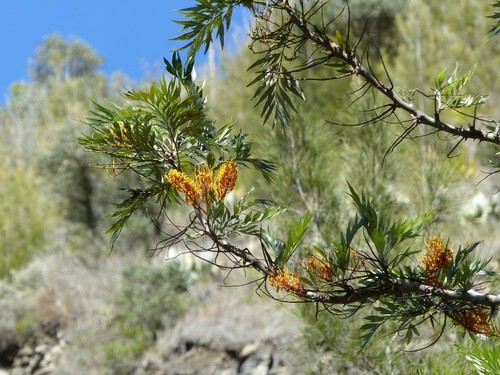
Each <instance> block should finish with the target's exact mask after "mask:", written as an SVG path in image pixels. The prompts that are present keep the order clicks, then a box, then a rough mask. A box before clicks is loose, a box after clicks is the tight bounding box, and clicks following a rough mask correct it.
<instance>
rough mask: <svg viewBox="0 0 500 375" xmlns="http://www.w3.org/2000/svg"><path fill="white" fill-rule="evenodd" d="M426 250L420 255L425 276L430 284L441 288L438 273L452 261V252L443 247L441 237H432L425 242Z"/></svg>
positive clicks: (441, 284)
mask: <svg viewBox="0 0 500 375" xmlns="http://www.w3.org/2000/svg"><path fill="white" fill-rule="evenodd" d="M426 245H427V250H426V251H425V253H424V254H423V255H422V258H421V261H422V263H423V265H424V268H425V274H426V277H427V280H428V281H429V283H430V284H432V285H434V286H437V287H440V288H441V287H443V283H442V282H441V281H440V280H439V279H438V277H439V271H440V270H442V269H444V268H446V267H448V266H449V265H450V264H451V262H452V261H453V250H451V249H449V248H447V247H446V246H444V245H443V239H442V238H441V237H437V236H433V237H431V238H430V239H429V240H428V241H427V242H426Z"/></svg>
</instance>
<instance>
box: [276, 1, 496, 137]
mask: <svg viewBox="0 0 500 375" xmlns="http://www.w3.org/2000/svg"><path fill="white" fill-rule="evenodd" d="M279 7H281V8H282V9H284V10H285V11H286V12H287V13H288V15H289V16H290V18H291V20H292V22H293V23H294V24H295V25H296V26H297V27H298V28H299V30H300V31H301V32H302V33H303V34H304V36H306V37H307V38H308V39H309V40H310V41H311V42H313V43H315V44H317V45H318V46H321V47H322V48H323V49H324V50H325V51H327V52H328V53H329V54H330V56H332V57H334V58H337V59H340V60H342V61H344V62H345V63H347V64H348V65H349V66H351V68H352V69H353V72H354V74H356V75H358V76H360V77H362V78H363V79H364V80H365V81H366V82H368V83H369V84H370V85H371V86H372V87H373V88H375V89H376V90H377V91H379V92H380V93H382V94H383V95H384V96H385V97H386V98H388V99H389V100H390V101H391V102H392V105H393V107H394V108H400V109H402V110H403V111H405V112H407V113H408V114H410V115H411V116H412V117H413V118H414V120H415V122H416V123H420V124H423V125H427V126H430V127H432V128H434V129H437V130H439V131H443V132H446V133H449V134H452V135H454V136H457V137H460V138H463V139H472V140H478V141H480V142H488V143H493V144H496V145H500V132H499V131H498V129H495V130H494V131H484V130H479V129H476V128H475V127H474V126H469V127H466V128H465V127H456V126H454V125H452V124H448V123H446V122H443V121H441V120H440V119H439V118H438V117H432V116H429V115H428V114H426V113H425V112H423V111H422V110H420V109H418V108H416V107H415V105H414V104H412V103H408V102H406V101H405V100H404V99H403V98H401V97H400V96H399V95H397V94H396V93H394V91H393V89H392V88H391V87H389V86H387V85H385V84H383V83H382V82H380V81H379V80H378V79H377V77H375V76H374V75H373V74H372V73H371V72H370V70H369V69H367V68H365V67H364V66H363V65H362V64H361V63H360V62H359V60H358V59H357V58H356V56H355V55H354V53H352V52H351V51H346V50H344V49H342V48H341V46H339V45H338V44H336V43H334V42H332V41H331V40H330V39H329V38H327V37H323V36H321V35H320V34H318V33H317V32H315V31H312V30H311V29H310V28H309V27H308V25H307V23H306V22H305V21H304V20H302V19H300V18H299V16H298V15H297V14H296V13H295V11H294V9H293V8H292V7H290V5H288V4H287V3H280V4H279Z"/></svg>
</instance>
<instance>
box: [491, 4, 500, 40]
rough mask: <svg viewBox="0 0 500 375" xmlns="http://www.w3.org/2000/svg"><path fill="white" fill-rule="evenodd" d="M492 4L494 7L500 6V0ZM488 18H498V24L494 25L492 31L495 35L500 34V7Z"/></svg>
mask: <svg viewBox="0 0 500 375" xmlns="http://www.w3.org/2000/svg"><path fill="white" fill-rule="evenodd" d="M491 6H492V7H493V8H500V1H497V2H495V3H493V4H491ZM488 18H491V19H493V20H497V22H496V24H495V25H493V27H492V28H491V29H490V33H493V34H495V35H498V34H500V11H499V10H498V9H495V13H493V14H492V15H491V16H488Z"/></svg>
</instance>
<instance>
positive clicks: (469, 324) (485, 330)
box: [455, 308, 492, 335]
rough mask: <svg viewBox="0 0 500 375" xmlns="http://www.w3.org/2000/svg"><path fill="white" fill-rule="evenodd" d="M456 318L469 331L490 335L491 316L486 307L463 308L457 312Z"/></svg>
mask: <svg viewBox="0 0 500 375" xmlns="http://www.w3.org/2000/svg"><path fill="white" fill-rule="evenodd" d="M455 319H456V320H457V321H458V322H459V323H460V324H461V325H462V326H463V327H464V328H465V329H466V330H467V331H469V332H474V333H482V334H484V335H488V334H490V333H491V332H492V329H491V326H490V323H489V322H488V320H489V316H488V312H487V311H486V310H485V309H480V308H475V309H472V310H462V311H459V312H458V313H457V314H455Z"/></svg>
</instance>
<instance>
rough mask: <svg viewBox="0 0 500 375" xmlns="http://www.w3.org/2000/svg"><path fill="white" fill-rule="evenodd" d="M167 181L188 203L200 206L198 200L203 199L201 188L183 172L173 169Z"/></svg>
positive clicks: (169, 172)
mask: <svg viewBox="0 0 500 375" xmlns="http://www.w3.org/2000/svg"><path fill="white" fill-rule="evenodd" d="M167 181H168V182H170V184H172V186H173V187H174V188H175V189H176V190H177V191H179V192H181V193H182V194H184V199H185V200H186V202H187V203H190V204H192V205H194V206H198V200H199V199H201V197H202V194H201V189H200V186H199V185H198V184H197V183H196V182H194V181H193V180H192V179H191V178H189V177H188V176H186V175H185V174H184V173H182V172H181V171H178V170H176V169H171V170H170V171H168V174H167Z"/></svg>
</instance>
